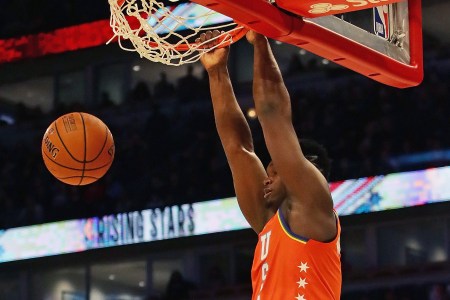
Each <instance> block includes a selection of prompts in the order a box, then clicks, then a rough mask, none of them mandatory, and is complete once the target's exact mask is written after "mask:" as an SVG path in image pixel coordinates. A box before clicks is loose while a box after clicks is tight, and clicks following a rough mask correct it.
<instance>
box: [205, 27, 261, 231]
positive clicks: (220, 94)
mask: <svg viewBox="0 0 450 300" xmlns="http://www.w3.org/2000/svg"><path fill="white" fill-rule="evenodd" d="M207 34H209V36H205V35H202V37H201V39H203V40H205V38H206V39H209V38H210V37H211V33H207ZM215 34H218V33H217V32H215ZM228 53H229V47H226V48H221V49H216V50H213V51H211V52H208V53H206V54H204V55H203V56H202V58H201V62H202V64H203V66H204V67H205V69H206V71H207V72H208V76H209V84H210V92H211V98H212V103H213V109H214V118H215V123H216V128H217V131H218V134H219V137H220V140H221V142H222V145H223V148H224V150H225V154H226V157H227V160H228V164H229V166H230V169H231V172H232V176H233V184H234V188H235V192H236V197H237V199H238V203H239V206H240V208H241V210H242V213H243V214H244V216H245V218H246V219H247V221H248V222H249V223H250V226H251V227H252V228H253V229H254V230H255V231H256V232H260V231H261V230H262V228H263V227H264V225H265V223H266V220H267V211H266V208H265V206H264V197H263V188H264V186H263V181H264V179H265V178H266V176H267V175H266V171H265V169H264V167H263V165H262V163H261V161H260V160H259V158H258V157H257V156H256V154H255V153H254V149H253V140H252V136H251V132H250V128H249V126H248V123H247V120H246V119H245V116H244V114H243V113H242V110H241V108H240V106H239V104H238V102H237V100H236V97H235V95H234V92H233V87H232V84H231V80H230V77H229V74H228V69H227V60H228Z"/></svg>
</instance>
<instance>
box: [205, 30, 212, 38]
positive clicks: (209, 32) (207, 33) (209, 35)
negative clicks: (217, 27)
mask: <svg viewBox="0 0 450 300" xmlns="http://www.w3.org/2000/svg"><path fill="white" fill-rule="evenodd" d="M205 37H206V39H207V40H210V39H211V38H212V37H213V34H212V32H211V31H210V30H208V31H207V32H206V34H205Z"/></svg>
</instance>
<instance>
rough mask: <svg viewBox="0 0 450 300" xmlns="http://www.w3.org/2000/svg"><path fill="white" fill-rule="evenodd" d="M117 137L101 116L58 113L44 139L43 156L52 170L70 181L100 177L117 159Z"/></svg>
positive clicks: (61, 178) (81, 181) (62, 178)
mask: <svg viewBox="0 0 450 300" xmlns="http://www.w3.org/2000/svg"><path fill="white" fill-rule="evenodd" d="M114 152H115V149H114V140H113V137H112V134H111V132H110V131H109V129H108V127H107V126H106V125H105V123H103V122H102V121H101V120H100V119H99V118H97V117H95V116H93V115H90V114H87V113H82V112H73V113H69V114H66V115H63V116H61V117H59V118H58V119H57V120H55V121H54V122H53V123H52V124H50V126H49V127H48V128H47V130H46V131H45V134H44V138H43V139H42V157H43V158H44V163H45V166H46V167H47V169H48V170H49V171H50V173H52V174H53V176H55V177H56V178H57V179H59V180H61V181H62V182H64V183H67V184H70V185H86V184H89V183H92V182H94V181H96V180H98V179H100V178H101V177H102V176H103V175H105V173H106V172H107V171H108V169H109V167H110V166H111V164H112V162H113V160H114Z"/></svg>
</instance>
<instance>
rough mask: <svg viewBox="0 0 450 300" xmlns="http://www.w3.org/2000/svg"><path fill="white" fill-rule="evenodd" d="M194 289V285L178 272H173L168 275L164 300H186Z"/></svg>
mask: <svg viewBox="0 0 450 300" xmlns="http://www.w3.org/2000/svg"><path fill="white" fill-rule="evenodd" d="M194 289H195V285H194V284H193V283H192V282H189V281H187V280H186V279H185V278H184V277H183V275H182V274H181V272H180V271H174V272H172V274H171V275H170V279H169V282H168V284H167V287H166V293H165V296H164V300H188V299H190V296H189V294H190V292H191V291H193V290H194Z"/></svg>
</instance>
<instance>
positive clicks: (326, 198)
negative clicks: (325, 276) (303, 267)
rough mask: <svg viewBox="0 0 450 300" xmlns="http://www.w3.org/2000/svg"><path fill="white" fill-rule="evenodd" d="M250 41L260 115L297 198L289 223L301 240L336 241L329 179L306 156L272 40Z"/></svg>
mask: <svg viewBox="0 0 450 300" xmlns="http://www.w3.org/2000/svg"><path fill="white" fill-rule="evenodd" d="M247 38H248V40H249V41H250V42H251V43H252V44H253V45H254V77H253V96H254V100H255V108H256V113H257V115H258V119H259V121H260V123H261V127H262V129H263V133H264V138H265V142H266V145H267V149H268V151H269V153H270V156H271V158H272V162H273V164H274V167H275V169H276V171H277V173H278V175H279V176H280V178H281V180H282V181H283V183H284V184H285V186H286V188H287V190H288V192H289V195H291V199H288V200H289V206H288V209H289V211H288V214H287V216H286V218H287V219H288V220H287V221H288V223H289V225H290V227H291V229H292V230H293V231H294V232H295V233H297V234H299V235H302V236H305V237H308V238H312V239H315V240H319V241H326V240H330V239H332V238H333V237H334V236H335V234H336V230H337V229H336V222H335V216H334V213H333V202H332V200H331V194H330V191H329V187H328V183H327V180H326V179H325V177H324V176H323V175H322V174H321V172H320V171H319V170H318V169H317V168H316V167H315V166H314V165H313V164H312V163H311V162H309V161H308V160H307V159H306V158H305V156H304V155H303V153H302V150H301V147H300V144H299V141H298V137H297V134H296V132H295V130H294V127H293V124H292V115H291V103H290V97H289V93H288V91H287V89H286V86H285V85H284V81H283V78H282V75H281V72H280V70H279V68H278V65H277V63H276V61H275V58H274V56H273V54H272V51H271V49H270V45H269V43H268V41H267V39H266V38H265V37H263V36H261V35H259V34H255V33H254V32H249V33H248V34H247Z"/></svg>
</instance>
